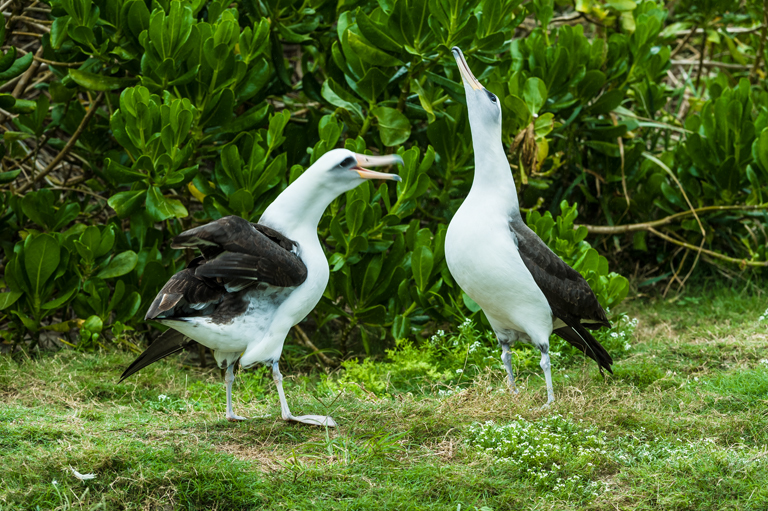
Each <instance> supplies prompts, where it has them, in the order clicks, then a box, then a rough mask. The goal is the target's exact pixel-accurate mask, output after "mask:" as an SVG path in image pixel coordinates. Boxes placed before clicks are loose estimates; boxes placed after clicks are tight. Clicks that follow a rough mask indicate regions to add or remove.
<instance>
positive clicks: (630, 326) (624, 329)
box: [598, 314, 638, 351]
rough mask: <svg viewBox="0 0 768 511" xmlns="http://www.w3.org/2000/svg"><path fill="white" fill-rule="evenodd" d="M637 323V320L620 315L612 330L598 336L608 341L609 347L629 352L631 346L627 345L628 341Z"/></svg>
mask: <svg viewBox="0 0 768 511" xmlns="http://www.w3.org/2000/svg"><path fill="white" fill-rule="evenodd" d="M637 323H638V321H637V318H630V317H629V316H628V315H626V314H621V315H620V316H619V318H618V319H617V320H616V321H615V322H614V325H613V328H611V329H610V330H608V331H607V332H606V333H604V334H598V336H600V335H603V336H604V337H603V339H605V340H609V341H610V343H609V344H610V345H613V346H615V347H616V348H621V349H623V350H624V351H629V350H631V349H632V345H631V344H630V343H629V340H630V339H631V338H632V335H633V334H634V333H635V329H636V328H637ZM598 340H600V339H598ZM609 351H610V350H609Z"/></svg>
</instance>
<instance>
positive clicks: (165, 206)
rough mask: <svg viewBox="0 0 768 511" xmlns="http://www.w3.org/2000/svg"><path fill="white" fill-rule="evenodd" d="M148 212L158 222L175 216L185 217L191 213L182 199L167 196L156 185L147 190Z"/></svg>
mask: <svg viewBox="0 0 768 511" xmlns="http://www.w3.org/2000/svg"><path fill="white" fill-rule="evenodd" d="M147 213H149V214H150V216H151V217H152V218H154V219H155V220H156V221H158V222H159V221H162V220H167V219H168V218H174V217H175V218H185V217H186V216H188V215H189V213H188V212H187V208H185V207H184V205H183V204H182V203H181V201H179V200H178V199H171V198H169V197H165V196H164V195H163V192H161V191H160V189H159V188H158V187H156V186H153V187H151V188H150V189H149V190H148V191H147Z"/></svg>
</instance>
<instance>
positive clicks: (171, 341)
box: [118, 328, 195, 383]
mask: <svg viewBox="0 0 768 511" xmlns="http://www.w3.org/2000/svg"><path fill="white" fill-rule="evenodd" d="M194 342H195V341H193V340H191V339H189V338H187V337H184V334H182V333H181V332H178V331H176V330H174V329H173V328H169V329H168V330H166V331H165V332H163V333H162V334H160V336H159V337H158V338H157V339H155V340H154V342H153V343H152V344H150V345H149V348H147V349H146V350H144V353H142V354H141V355H139V357H138V358H137V359H136V360H134V361H133V363H132V364H131V365H130V366H128V369H126V370H125V371H124V372H123V374H122V376H120V381H118V383H120V382H122V381H123V380H125V379H126V378H128V377H129V376H130V375H132V374H133V373H135V372H138V371H140V370H142V369H144V368H145V367H147V366H148V365H149V364H152V363H154V362H157V361H158V360H161V359H163V358H165V357H167V356H168V355H173V354H174V353H178V352H179V351H182V350H183V349H185V348H186V347H187V346H189V345H190V344H192V343H194Z"/></svg>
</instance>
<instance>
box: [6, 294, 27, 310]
mask: <svg viewBox="0 0 768 511" xmlns="http://www.w3.org/2000/svg"><path fill="white" fill-rule="evenodd" d="M22 294H24V293H22V292H20V291H8V292H6V293H0V310H3V309H7V308H8V307H10V306H11V305H13V304H14V303H16V300H18V299H19V298H20V297H21V295H22Z"/></svg>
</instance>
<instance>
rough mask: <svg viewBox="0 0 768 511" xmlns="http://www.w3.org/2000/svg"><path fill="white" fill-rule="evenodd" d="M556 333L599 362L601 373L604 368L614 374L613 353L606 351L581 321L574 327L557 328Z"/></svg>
mask: <svg viewBox="0 0 768 511" xmlns="http://www.w3.org/2000/svg"><path fill="white" fill-rule="evenodd" d="M555 333H556V334H557V335H559V336H560V337H562V338H563V339H565V340H566V341H568V342H569V343H570V344H571V345H573V346H576V347H577V348H579V349H580V350H581V351H583V352H584V354H585V355H586V356H588V357H589V358H591V359H592V360H594V361H595V362H597V367H598V368H599V369H600V374H603V368H605V369H607V370H608V372H609V373H611V374H613V371H612V370H611V364H613V359H612V358H611V355H610V354H609V353H608V352H607V351H605V348H603V346H602V345H601V344H600V343H599V342H597V339H595V338H594V337H593V336H592V334H591V333H590V332H589V331H588V330H587V329H586V328H584V327H583V326H582V325H581V324H580V323H576V325H575V326H573V327H571V326H564V327H563V328H558V329H557V330H555Z"/></svg>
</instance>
